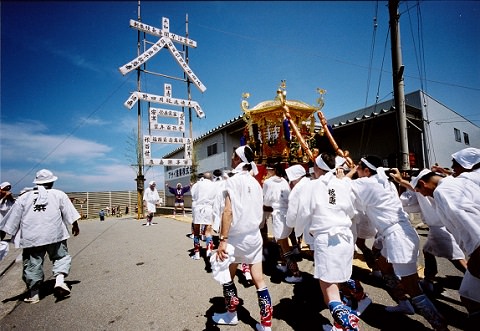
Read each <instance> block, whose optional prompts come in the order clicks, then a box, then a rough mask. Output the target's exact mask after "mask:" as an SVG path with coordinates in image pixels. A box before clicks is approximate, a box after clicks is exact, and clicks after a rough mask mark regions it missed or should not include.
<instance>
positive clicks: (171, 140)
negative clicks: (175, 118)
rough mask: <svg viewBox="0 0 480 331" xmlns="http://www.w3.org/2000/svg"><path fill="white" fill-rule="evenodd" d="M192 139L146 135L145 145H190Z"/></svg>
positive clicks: (144, 138) (144, 137)
mask: <svg viewBox="0 0 480 331" xmlns="http://www.w3.org/2000/svg"><path fill="white" fill-rule="evenodd" d="M191 141H192V140H191V139H190V138H184V137H168V136H149V135H145V136H143V143H144V144H147V143H157V144H182V145H185V144H190V143H191Z"/></svg>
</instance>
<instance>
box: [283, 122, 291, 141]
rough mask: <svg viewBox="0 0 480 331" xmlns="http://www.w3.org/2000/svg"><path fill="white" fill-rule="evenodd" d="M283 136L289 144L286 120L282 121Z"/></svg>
mask: <svg viewBox="0 0 480 331" xmlns="http://www.w3.org/2000/svg"><path fill="white" fill-rule="evenodd" d="M283 136H284V137H285V140H286V141H288V142H290V122H289V121H288V119H284V120H283Z"/></svg>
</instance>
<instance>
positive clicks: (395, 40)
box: [388, 0, 410, 170]
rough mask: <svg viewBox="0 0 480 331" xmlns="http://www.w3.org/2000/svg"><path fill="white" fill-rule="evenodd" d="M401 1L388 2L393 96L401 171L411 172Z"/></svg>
mask: <svg viewBox="0 0 480 331" xmlns="http://www.w3.org/2000/svg"><path fill="white" fill-rule="evenodd" d="M398 3H399V0H389V1H388V12H389V14H390V30H391V38H390V40H391V47H392V72H393V95H394V99H395V111H396V113H397V123H398V124H397V125H398V131H399V132H398V133H399V140H400V144H399V147H400V156H401V159H400V162H401V164H400V170H410V161H409V153H408V133H407V111H406V108H405V90H404V87H405V86H404V79H403V71H404V69H405V67H404V65H403V64H402V49H401V42H400V14H399V13H398Z"/></svg>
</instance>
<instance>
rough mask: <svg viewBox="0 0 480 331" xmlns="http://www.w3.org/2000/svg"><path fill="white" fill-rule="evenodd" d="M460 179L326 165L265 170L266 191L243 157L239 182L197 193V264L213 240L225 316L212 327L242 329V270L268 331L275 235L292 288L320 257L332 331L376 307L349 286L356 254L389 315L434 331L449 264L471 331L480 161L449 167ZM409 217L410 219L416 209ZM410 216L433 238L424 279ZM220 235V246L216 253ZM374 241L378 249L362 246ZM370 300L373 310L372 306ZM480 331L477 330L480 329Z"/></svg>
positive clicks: (203, 187) (237, 159)
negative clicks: (438, 291) (302, 253)
mask: <svg viewBox="0 0 480 331" xmlns="http://www.w3.org/2000/svg"><path fill="white" fill-rule="evenodd" d="M452 162H453V165H452V167H451V168H452V171H449V170H448V169H447V168H441V167H439V166H434V167H432V169H423V170H421V171H417V173H415V172H409V173H407V172H404V173H401V172H400V171H399V170H398V169H386V168H385V167H384V166H383V163H382V160H381V159H380V158H378V157H376V156H374V155H369V156H365V157H363V158H361V160H360V161H359V162H358V163H357V164H355V165H351V166H350V167H348V166H347V165H346V160H345V159H343V158H341V157H338V156H337V157H335V156H334V155H329V154H327V153H320V154H319V155H318V156H316V158H315V162H314V164H313V169H312V171H310V172H309V173H307V171H306V168H305V167H304V165H300V164H296V165H290V166H287V167H285V166H284V165H281V164H279V163H276V164H272V163H269V164H267V165H266V169H267V176H266V178H264V181H263V182H262V185H261V184H260V183H259V182H258V181H257V180H256V179H255V178H254V176H256V175H257V174H258V169H257V166H256V164H255V162H254V157H253V152H252V150H251V148H250V147H249V146H242V147H239V148H237V149H236V150H235V152H234V153H233V156H232V164H231V166H232V170H231V171H230V172H228V173H227V172H225V171H224V172H222V171H220V170H215V172H214V173H215V175H213V176H212V174H210V173H205V174H202V175H201V176H200V177H199V179H198V181H197V182H196V183H194V184H192V187H191V190H192V219H193V224H194V236H193V238H194V243H193V245H194V248H193V256H192V257H193V258H194V259H195V260H198V259H199V258H200V252H201V248H200V234H201V233H202V232H201V229H202V228H205V229H206V231H205V233H207V235H206V238H207V240H206V247H205V251H206V257H208V258H209V259H210V262H211V266H212V271H213V276H214V278H215V279H216V280H217V281H219V282H220V283H221V285H222V288H223V296H224V299H225V312H222V313H215V314H214V315H213V317H212V319H213V322H214V323H216V324H224V325H236V324H238V317H237V307H238V305H239V299H238V297H237V289H236V286H235V282H234V279H235V275H236V274H237V269H238V268H241V270H242V271H246V272H248V274H249V276H251V279H252V282H253V284H254V285H255V288H256V290H257V296H258V305H259V308H260V322H259V323H258V324H257V330H267V331H268V330H271V328H272V313H273V306H272V300H271V298H270V294H269V291H268V288H267V285H266V282H265V280H264V278H263V277H264V276H263V270H262V261H265V259H266V258H268V256H267V253H268V251H267V250H266V249H265V248H266V241H267V240H268V236H267V235H268V229H267V224H271V225H272V229H271V233H272V235H273V241H274V242H275V243H276V244H277V245H278V251H279V252H280V254H279V255H280V258H279V260H278V261H277V263H278V264H277V268H278V269H279V270H280V271H282V272H284V273H285V276H284V280H285V281H286V282H289V283H296V282H301V281H302V272H301V271H300V270H299V268H298V265H297V262H296V261H297V259H296V258H295V255H296V254H298V250H299V248H300V247H301V244H300V243H303V245H307V247H308V248H309V249H310V250H311V251H312V252H313V257H314V278H315V279H318V281H319V284H320V289H321V291H322V295H323V299H324V302H325V304H326V305H327V307H328V308H329V310H330V312H331V315H332V318H333V327H332V330H359V326H358V325H359V323H358V322H359V318H360V315H361V313H362V312H363V311H364V310H365V309H366V308H367V307H368V305H369V304H370V303H371V302H372V298H370V297H368V295H367V294H366V293H364V291H363V287H362V285H361V284H360V282H358V281H357V280H354V279H352V278H351V277H352V263H353V256H354V252H355V248H356V247H357V248H359V249H360V250H361V251H362V253H363V255H364V259H365V261H366V262H367V265H368V266H369V267H370V268H371V269H372V273H371V275H372V276H375V277H379V278H381V279H382V280H383V281H384V282H385V285H386V286H387V288H389V289H390V290H391V291H389V292H390V294H391V295H392V297H393V298H394V300H395V301H396V302H397V305H395V306H389V307H385V309H386V311H387V312H390V313H401V314H410V315H411V314H415V313H418V314H420V315H421V316H423V317H424V318H425V320H426V321H428V322H429V323H430V325H431V326H432V328H433V329H434V330H448V322H447V321H446V319H445V318H444V317H443V316H442V314H441V312H440V311H439V310H438V309H437V307H435V305H434V303H433V302H432V301H431V300H430V299H429V296H428V295H427V294H429V292H431V291H432V289H433V286H434V282H435V276H436V275H437V273H438V270H437V266H436V257H443V258H446V259H448V260H450V261H451V262H452V264H453V265H454V266H455V267H456V268H457V269H458V270H460V271H461V272H462V273H464V277H463V281H462V283H461V286H460V288H459V295H460V298H461V300H462V303H463V305H464V306H465V308H466V310H467V312H468V318H469V320H470V321H472V323H474V321H478V319H479V318H480V291H479V290H478V288H480V222H479V219H480V170H479V169H480V150H479V149H476V148H466V149H463V150H461V151H459V152H457V153H454V154H453V155H452ZM412 208H413V209H412ZM405 210H410V211H411V210H415V211H416V212H418V213H421V216H422V220H423V221H424V222H425V223H426V224H427V225H428V227H429V234H428V238H427V241H426V243H425V245H423V247H422V252H423V255H424V258H425V275H424V279H421V278H420V277H419V274H418V271H417V264H418V257H419V252H420V248H421V247H420V246H421V245H420V239H419V236H418V234H417V231H416V230H415V228H414V227H413V226H412V223H411V222H410V219H409V214H408V213H407V212H406V211H405ZM212 234H216V235H218V236H219V244H218V247H216V250H215V247H213V244H212V243H213V241H212V239H211V236H212ZM367 239H372V241H373V245H372V247H367V245H366V244H365V242H366V240H367ZM373 299H374V298H373ZM472 323H469V325H470V324H472Z"/></svg>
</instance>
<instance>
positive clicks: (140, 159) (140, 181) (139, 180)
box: [136, 0, 145, 219]
mask: <svg viewBox="0 0 480 331" xmlns="http://www.w3.org/2000/svg"><path fill="white" fill-rule="evenodd" d="M138 21H139V22H141V15H140V0H138ZM140 54H141V36H140V30H138V33H137V55H138V56H140ZM140 71H141V70H140V67H138V68H137V91H138V92H140V90H141V86H140ZM136 152H137V164H138V171H137V179H136V182H137V206H138V208H137V219H142V218H143V217H144V215H143V190H144V184H145V177H144V176H143V139H142V108H141V107H140V102H138V103H137V150H136Z"/></svg>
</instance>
